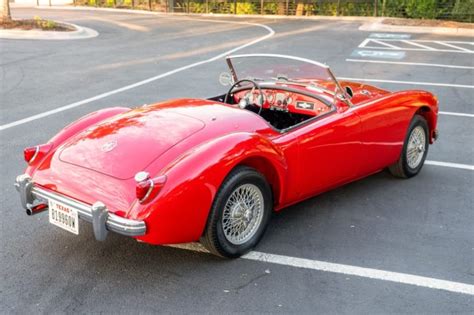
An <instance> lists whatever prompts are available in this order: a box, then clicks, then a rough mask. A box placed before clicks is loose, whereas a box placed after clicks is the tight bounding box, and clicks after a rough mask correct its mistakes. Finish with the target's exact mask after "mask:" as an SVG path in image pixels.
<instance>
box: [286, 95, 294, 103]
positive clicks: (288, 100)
mask: <svg viewBox="0 0 474 315" xmlns="http://www.w3.org/2000/svg"><path fill="white" fill-rule="evenodd" d="M291 103H293V99H292V98H291V96H288V98H287V99H286V104H288V105H290V104H291Z"/></svg>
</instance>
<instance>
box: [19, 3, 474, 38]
mask: <svg viewBox="0 0 474 315" xmlns="http://www.w3.org/2000/svg"><path fill="white" fill-rule="evenodd" d="M13 7H15V5H14V6H13ZM18 7H25V6H24V5H22V6H18ZM30 8H37V9H53V10H54V9H56V10H83V11H106V12H123V13H131V14H145V15H158V16H159V15H161V16H182V17H186V16H192V17H209V18H222V17H225V18H228V17H232V18H240V19H249V18H252V19H254V18H255V19H257V18H260V19H271V20H278V19H288V20H329V21H357V22H365V23H364V24H363V25H361V26H360V27H359V30H361V31H368V32H404V33H425V34H443V35H453V36H474V30H472V29H468V28H450V27H429V26H424V27H418V26H400V25H390V24H383V20H384V19H385V18H383V17H370V16H287V15H259V14H248V15H230V14H214V13H209V14H201V13H164V12H154V11H145V10H132V9H114V8H96V7H89V6H55V7H49V6H39V7H36V6H30Z"/></svg>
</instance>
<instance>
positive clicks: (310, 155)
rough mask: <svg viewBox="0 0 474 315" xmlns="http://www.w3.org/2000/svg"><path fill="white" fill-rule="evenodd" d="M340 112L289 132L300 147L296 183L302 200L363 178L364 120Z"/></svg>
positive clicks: (352, 112)
mask: <svg viewBox="0 0 474 315" xmlns="http://www.w3.org/2000/svg"><path fill="white" fill-rule="evenodd" d="M348 109H349V108H348V107H342V108H339V109H338V110H337V111H336V110H335V111H334V112H332V113H329V114H326V115H325V116H322V117H318V118H315V119H314V120H313V121H311V122H309V123H307V124H306V125H303V126H300V127H296V128H295V129H294V130H292V131H289V132H290V133H291V136H292V137H293V138H294V141H296V142H297V144H298V146H297V147H298V155H297V163H295V168H296V172H295V176H294V178H295V182H294V183H293V185H295V186H296V187H297V191H298V193H297V194H298V199H302V198H305V197H308V196H311V195H315V194H318V193H320V192H323V191H326V190H328V189H330V188H332V187H335V186H338V185H340V184H342V183H344V182H348V181H351V180H353V179H355V178H357V177H358V176H359V169H360V165H361V163H362V159H363V156H364V154H363V152H362V146H361V124H360V118H359V116H358V115H357V113H355V112H354V111H350V110H348Z"/></svg>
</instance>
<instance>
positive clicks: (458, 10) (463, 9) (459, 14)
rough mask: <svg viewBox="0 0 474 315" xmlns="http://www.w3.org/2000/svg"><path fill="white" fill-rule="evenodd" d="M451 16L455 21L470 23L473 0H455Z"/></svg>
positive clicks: (473, 5) (473, 8)
mask: <svg viewBox="0 0 474 315" xmlns="http://www.w3.org/2000/svg"><path fill="white" fill-rule="evenodd" d="M451 14H452V18H453V19H454V20H456V21H462V22H469V23H472V16H473V14H474V0H456V3H455V4H454V8H453V11H452V12H451Z"/></svg>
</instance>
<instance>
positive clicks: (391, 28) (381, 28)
mask: <svg viewBox="0 0 474 315" xmlns="http://www.w3.org/2000/svg"><path fill="white" fill-rule="evenodd" d="M359 30H360V31H368V32H404V33H425V34H438V35H439V34H441V35H454V36H470V37H473V36H474V29H469V28H454V27H431V26H401V25H390V24H383V19H381V20H380V21H375V22H372V23H365V24H363V25H362V26H360V27H359Z"/></svg>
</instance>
